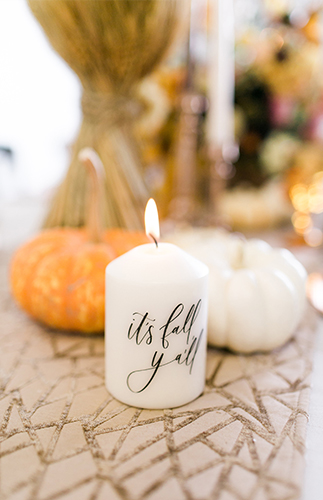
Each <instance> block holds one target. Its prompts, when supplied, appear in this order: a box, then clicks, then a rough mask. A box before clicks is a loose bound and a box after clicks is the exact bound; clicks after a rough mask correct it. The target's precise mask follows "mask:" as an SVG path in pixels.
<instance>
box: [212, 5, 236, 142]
mask: <svg viewBox="0 0 323 500" xmlns="http://www.w3.org/2000/svg"><path fill="white" fill-rule="evenodd" d="M209 7H210V9H209V12H210V37H209V66H208V69H209V71H208V77H209V78H208V80H209V101H210V103H209V113H208V127H207V135H208V141H209V143H210V145H211V146H216V147H218V148H221V149H223V147H224V148H226V147H227V146H229V147H230V146H232V145H233V144H234V6H233V0H209Z"/></svg>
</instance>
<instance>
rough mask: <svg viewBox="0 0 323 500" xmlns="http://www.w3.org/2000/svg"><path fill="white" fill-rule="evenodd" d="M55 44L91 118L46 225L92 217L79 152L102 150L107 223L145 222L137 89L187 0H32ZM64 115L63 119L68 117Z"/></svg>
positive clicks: (70, 223)
mask: <svg viewBox="0 0 323 500" xmlns="http://www.w3.org/2000/svg"><path fill="white" fill-rule="evenodd" d="M28 3H29V6H30V8H31V10H32V12H33V13H34V15H35V17H36V18H37V19H38V21H39V22H40V24H41V25H42V27H43V29H44V31H45V33H46V35H47V37H48V39H49V41H50V42H51V44H52V46H53V47H54V49H55V50H56V51H57V52H58V53H59V54H60V55H61V56H62V57H63V58H64V59H65V61H66V62H67V63H68V64H69V66H70V67H71V68H72V69H73V70H74V71H75V73H76V74H77V75H78V77H79V78H80V80H81V83H82V86H83V90H84V93H83V98H82V108H83V116H84V118H83V122H82V125H81V128H80V132H79V136H78V138H77V140H76V143H75V145H74V148H73V154H72V159H71V164H70V167H69V170H68V172H67V175H66V178H65V180H64V181H63V183H62V185H61V186H60V187H59V189H58V192H57V194H56V196H55V198H54V200H53V204H52V207H51V209H50V212H49V214H48V217H47V220H46V222H45V226H47V227H51V226H62V225H67V226H79V225H83V224H84V221H85V206H86V203H85V202H86V191H87V178H86V173H85V172H84V169H83V168H82V167H81V166H80V163H79V159H78V154H79V151H80V150H81V149H82V148H83V147H92V148H94V149H95V150H96V151H97V153H98V154H99V156H100V157H101V159H102V162H103V165H104V167H105V170H106V181H105V193H106V196H105V200H104V206H103V208H102V212H103V213H102V220H103V221H104V223H105V225H106V226H107V227H113V226H114V227H115V226H119V227H125V228H129V229H137V228H140V227H142V218H143V207H144V204H145V202H146V200H147V192H146V188H145V185H144V182H143V178H142V171H141V164H140V158H139V154H138V151H137V148H136V141H135V140H134V137H133V133H132V127H133V122H134V120H135V119H136V117H137V116H138V115H139V114H140V103H139V101H138V99H137V96H136V87H137V86H138V84H139V83H140V81H141V80H142V79H143V78H144V77H146V76H147V75H149V74H150V73H151V72H152V71H153V70H154V69H155V67H156V66H157V65H158V64H159V63H160V62H161V60H162V59H163V57H164V56H165V54H166V52H167V50H168V48H169V47H170V44H171V42H172V41H173V38H174V35H175V33H176V32H177V28H178V24H179V20H181V18H183V17H184V12H185V10H186V6H187V5H185V4H187V0H28ZM62 119H63V117H62Z"/></svg>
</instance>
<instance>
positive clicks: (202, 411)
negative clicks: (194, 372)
mask: <svg viewBox="0 0 323 500" xmlns="http://www.w3.org/2000/svg"><path fill="white" fill-rule="evenodd" d="M0 272H1V276H0V325H1V330H0V498H1V500H56V499H57V500H120V499H125V500H141V499H142V500H165V499H168V500H185V499H186V500H209V499H210V500H211V499H214V500H233V499H235V500H237V499H238V500H247V499H248V500H292V499H297V498H299V495H300V491H301V486H302V478H303V471H304V438H305V430H306V420H307V414H306V411H307V409H308V400H309V376H310V373H311V358H312V349H313V340H314V332H315V327H316V317H315V315H314V313H313V312H312V311H311V310H309V311H308V313H307V317H306V320H304V323H303V326H301V328H300V329H299V331H298V333H297V335H296V336H295V337H294V339H292V340H291V341H290V342H289V343H288V344H287V345H286V346H284V347H283V348H281V349H279V350H277V351H274V352H273V353H270V354H266V355H260V354H259V355H253V356H242V355H233V354H230V353H228V352H226V351H221V350H216V349H209V350H208V363H207V383H206V387H205V392H204V394H203V395H202V396H201V397H199V398H198V399H197V400H195V401H194V402H192V403H190V404H188V405H186V406H183V407H180V408H176V409H174V410H166V411H161V410H158V411H157V410H156V411H155V410H140V409H137V408H132V407H128V406H126V405H124V404H121V403H119V402H118V401H116V400H115V399H113V398H112V397H111V396H110V395H109V394H108V392H107V390H106V389H105V386H104V342H103V338H102V337H95V338H84V337H80V336H77V335H71V334H63V333H57V332H53V331H50V330H47V329H45V328H43V327H42V326H40V325H38V324H36V323H34V322H33V321H32V320H30V319H28V318H27V317H26V316H25V315H24V313H22V312H21V311H19V310H18V309H17V308H16V306H15V305H14V304H13V302H12V300H11V298H10V296H9V293H8V290H7V286H6V281H7V277H6V274H7V270H6V266H5V265H4V263H3V266H2V267H1V268H0Z"/></svg>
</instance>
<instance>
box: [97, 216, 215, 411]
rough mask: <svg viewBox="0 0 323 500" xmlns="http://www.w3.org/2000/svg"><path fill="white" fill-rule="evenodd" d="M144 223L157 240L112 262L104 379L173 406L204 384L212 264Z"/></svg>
mask: <svg viewBox="0 0 323 500" xmlns="http://www.w3.org/2000/svg"><path fill="white" fill-rule="evenodd" d="M156 214H157V211H156ZM157 217H158V215H157ZM146 228H147V229H146V230H147V233H149V234H150V235H151V236H152V237H153V239H155V240H156V244H155V243H151V244H147V245H141V246H139V247H136V248H134V249H133V250H130V252H127V253H126V254H124V255H122V256H121V257H119V258H118V259H115V260H114V261H112V262H111V263H110V264H109V265H108V266H107V269H106V310H105V316H106V320H105V321H106V322H105V352H106V354H105V356H106V386H107V389H108V391H109V392H110V393H111V394H112V395H113V396H114V397H115V398H116V399H118V400H120V401H122V402H123V403H126V404H129V405H131V406H137V407H140V408H155V409H157V408H172V407H176V406H181V405H183V404H186V403H188V402H190V401H192V400H193V399H195V398H197V397H198V396H199V395H200V394H201V393H202V392H203V389H204V381H205V361H206V338H207V331H206V328H207V327H206V324H207V280H208V268H207V267H206V266H205V265H204V264H203V263H202V262H200V261H198V260H197V259H195V258H193V257H191V256H190V255H189V254H187V253H186V252H184V251H183V250H181V249H180V248H178V247H176V246H175V245H172V244H170V243H159V244H158V243H157V239H158V234H157V233H158V231H156V230H153V229H152V228H151V227H150V226H149V227H147V224H146Z"/></svg>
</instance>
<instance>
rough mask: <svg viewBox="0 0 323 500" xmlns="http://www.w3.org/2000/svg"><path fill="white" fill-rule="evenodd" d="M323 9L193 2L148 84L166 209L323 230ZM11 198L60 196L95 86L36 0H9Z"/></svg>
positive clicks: (150, 155) (6, 84)
mask: <svg viewBox="0 0 323 500" xmlns="http://www.w3.org/2000/svg"><path fill="white" fill-rule="evenodd" d="M322 26H323V14H322V3H321V2H320V1H316V0H312V1H311V0H289V1H288V0H268V1H266V0H226V2H218V1H216V0H191V11H190V22H189V27H188V29H187V31H186V32H185V34H184V35H183V36H182V37H181V38H180V41H179V42H178V43H177V44H176V45H175V47H174V48H173V50H172V51H171V52H170V53H169V55H168V57H167V59H166V60H165V61H164V63H163V64H162V65H161V66H159V67H158V68H157V69H156V70H155V72H154V73H153V74H152V75H151V76H149V77H147V78H146V79H145V80H143V81H142V82H141V83H140V93H141V94H142V96H143V99H144V101H145V104H146V113H144V115H143V116H142V117H141V118H140V120H139V121H138V123H137V126H136V127H137V129H136V137H137V140H138V144H139V145H140V149H141V155H142V164H143V168H144V170H143V172H144V173H143V176H144V180H145V183H146V185H147V186H148V190H149V192H150V194H152V195H153V196H154V197H155V198H156V199H157V202H158V206H159V208H160V212H161V215H162V217H163V218H164V219H172V220H176V221H177V222H180V223H184V222H185V223H189V224H194V225H214V224H218V223H221V225H224V226H226V227H230V228H232V229H238V230H259V229H261V230H262V229H265V228H271V227H277V226H279V225H282V224H290V223H291V222H292V224H293V227H294V232H295V239H299V241H302V242H305V243H306V244H309V245H311V246H319V245H321V244H322V241H323V233H322V231H323V216H322V213H323V78H322V76H323V75H322V70H323V66H322V62H323V31H322ZM0 46H1V50H0V65H1V77H0V201H1V203H2V204H3V203H11V202H14V201H15V200H19V199H22V198H25V199H26V198H31V199H34V198H38V199H39V198H40V197H41V198H42V199H50V197H51V195H52V194H53V192H54V191H55V188H56V186H57V185H58V184H59V183H60V182H61V181H62V179H63V178H64V176H65V174H66V171H67V168H68V165H69V161H70V156H71V151H72V145H73V142H74V140H75V138H76V136H77V133H78V130H79V127H80V123H81V117H82V112H81V106H80V99H81V85H80V83H79V80H78V78H77V77H76V76H75V74H74V73H73V71H72V70H71V69H70V68H69V66H68V65H67V64H66V63H65V62H64V61H63V60H62V59H61V58H60V57H59V56H58V55H57V54H56V52H54V50H53V49H52V47H51V46H50V44H49V42H48V41H47V39H46V37H45V35H44V33H43V31H42V29H41V27H40V25H39V24H38V23H37V21H36V20H35V18H34V17H33V15H32V13H31V12H30V9H29V7H28V5H27V2H26V0H10V1H9V0H2V1H1V2H0Z"/></svg>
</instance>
